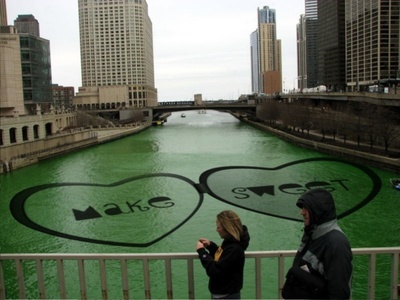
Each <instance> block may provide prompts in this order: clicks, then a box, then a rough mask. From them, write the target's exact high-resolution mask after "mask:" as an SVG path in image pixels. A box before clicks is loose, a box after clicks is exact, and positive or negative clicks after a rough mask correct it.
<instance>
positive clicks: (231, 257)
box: [197, 226, 250, 294]
mask: <svg viewBox="0 0 400 300" xmlns="http://www.w3.org/2000/svg"><path fill="white" fill-rule="evenodd" d="M249 241H250V235H249V233H248V231H247V227H246V226H243V234H242V236H241V238H240V242H237V241H236V240H233V239H224V241H223V242H222V245H221V248H222V254H221V256H220V257H219V259H218V261H215V260H214V255H215V252H216V251H217V250H218V246H217V244H215V243H214V242H210V246H209V247H207V250H208V251H207V250H206V249H204V248H201V249H199V250H197V252H198V254H199V258H200V261H201V264H202V265H203V267H204V268H205V269H206V273H207V275H208V276H209V283H208V289H209V291H210V292H211V293H213V294H233V293H238V292H240V290H241V289H242V287H243V269H244V262H245V257H244V251H245V250H246V249H247V247H248V245H249Z"/></svg>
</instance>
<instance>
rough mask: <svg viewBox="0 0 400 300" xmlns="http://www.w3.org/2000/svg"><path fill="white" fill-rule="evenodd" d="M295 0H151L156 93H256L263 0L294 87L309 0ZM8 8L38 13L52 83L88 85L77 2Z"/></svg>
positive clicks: (39, 1) (16, 3)
mask: <svg viewBox="0 0 400 300" xmlns="http://www.w3.org/2000/svg"><path fill="white" fill-rule="evenodd" d="M289 2H290V4H292V5H290V7H291V9H290V11H289V10H288V9H287V7H288V3H287V2H285V3H282V2H281V1H259V0H250V1H247V2H245V3H243V2H242V1H238V0H233V1H225V0H221V1H218V2H217V3H215V2H213V1H210V0H207V1H203V2H201V3H197V1H195V0H171V1H167V2H166V1H161V0H147V3H148V6H149V16H150V18H151V20H152V23H153V43H154V57H155V59H154V62H155V87H156V88H157V89H158V100H159V101H173V100H176V101H180V100H193V97H194V94H198V93H200V94H202V95H203V99H204V100H214V99H237V98H238V96H240V94H246V93H250V92H251V71H250V68H251V64H250V35H251V33H252V32H253V31H254V30H255V29H256V28H257V8H260V7H263V6H269V7H270V8H272V9H275V10H276V13H277V38H278V39H281V40H282V56H283V61H282V65H283V74H282V80H283V82H282V88H283V89H292V88H293V86H294V84H295V81H296V77H297V64H296V63H297V57H296V24H297V23H298V22H299V18H300V15H301V14H303V13H304V1H299V0H290V1H289ZM43 7H46V9H45V10H43ZM171 7H173V9H171ZM7 13H8V23H9V25H13V23H14V20H15V19H16V18H17V16H18V15H21V14H32V15H34V16H35V18H36V19H37V20H38V21H39V24H40V32H41V36H42V37H43V38H45V39H48V40H50V46H51V58H52V78H53V83H56V84H59V85H63V86H74V87H75V89H76V90H77V89H78V87H80V86H81V85H82V81H81V70H80V48H79V20H78V7H77V1H68V2H67V1H61V0H60V1H54V0H36V1H35V2H34V4H33V2H32V1H30V0H13V1H7ZM65 16H68V21H66V19H65Z"/></svg>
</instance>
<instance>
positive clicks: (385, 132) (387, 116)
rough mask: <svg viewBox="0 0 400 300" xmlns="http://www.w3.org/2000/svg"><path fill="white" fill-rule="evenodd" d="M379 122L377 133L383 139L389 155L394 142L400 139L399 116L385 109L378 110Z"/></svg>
mask: <svg viewBox="0 0 400 300" xmlns="http://www.w3.org/2000/svg"><path fill="white" fill-rule="evenodd" d="M377 115H378V119H379V122H377V124H376V127H377V128H376V131H377V134H378V136H379V137H381V138H382V139H383V143H384V147H385V153H386V155H387V154H389V146H390V145H391V143H392V142H393V141H395V140H396V139H397V138H399V137H400V127H399V126H398V124H399V117H398V115H397V114H396V113H395V112H393V111H391V110H389V109H387V108H385V107H383V106H379V107H378V109H377Z"/></svg>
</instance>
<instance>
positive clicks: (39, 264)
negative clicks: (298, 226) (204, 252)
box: [0, 247, 400, 299]
mask: <svg viewBox="0 0 400 300" xmlns="http://www.w3.org/2000/svg"><path fill="white" fill-rule="evenodd" d="M352 250H353V255H354V258H357V257H360V256H362V257H364V258H366V259H367V264H366V267H365V271H366V272H367V274H364V275H365V276H367V278H368V280H367V281H368V282H367V283H366V286H365V289H366V292H367V298H368V299H375V287H376V280H377V271H378V269H379V268H381V267H382V266H379V268H378V269H377V256H380V255H386V256H388V255H389V257H390V263H389V264H388V265H390V266H389V267H390V270H389V271H387V273H389V274H390V287H388V288H387V290H388V291H390V292H389V293H390V294H389V295H387V298H386V299H398V297H399V288H400V285H399V256H400V247H393V248H354V249H352ZM295 253H296V251H294V250H288V251H251V252H247V253H246V266H247V265H248V262H249V261H251V260H253V262H254V263H253V264H254V276H255V284H254V286H255V298H257V299H262V298H265V297H266V296H265V295H264V296H263V295H262V290H263V289H262V288H263V284H265V283H264V282H263V280H262V274H264V273H263V268H262V266H263V264H262V261H263V260H264V259H270V258H274V259H276V260H277V262H278V265H277V270H278V272H277V274H276V275H277V276H278V280H277V283H278V284H277V286H276V291H275V292H276V293H277V295H279V296H278V297H280V291H281V289H282V286H283V283H284V279H285V273H286V271H285V266H286V268H287V266H288V264H290V262H289V261H288V258H292V257H293V256H294V255H295ZM197 259H198V256H197V254H196V253H170V254H169V253H147V254H132V253H127V254H0V299H7V298H8V297H9V296H8V293H11V292H13V293H15V294H18V298H20V299H25V298H27V296H29V295H27V291H26V287H25V282H26V276H27V275H26V274H25V273H26V271H25V272H24V270H25V268H26V263H27V262H31V263H32V264H33V265H34V269H33V273H36V274H35V276H36V277H37V278H35V280H34V281H35V282H37V286H36V287H35V289H36V290H37V294H38V295H39V297H38V298H40V299H46V295H47V293H46V279H45V277H46V276H45V273H46V268H45V266H44V264H45V263H46V265H47V264H48V262H49V261H51V262H53V264H54V268H55V269H56V273H57V275H56V277H57V281H58V282H57V284H58V287H57V290H58V292H59V297H60V298H61V299H67V298H68V297H69V295H68V290H67V285H66V279H65V263H66V262H67V261H75V262H76V270H77V274H76V275H75V278H77V280H76V281H77V282H78V283H79V291H80V292H79V293H80V297H81V299H88V298H93V297H90V296H89V295H88V287H87V282H86V281H87V278H88V274H86V269H85V266H86V264H88V262H89V261H97V263H98V266H99V277H100V278H99V280H100V283H99V285H100V287H101V295H102V296H101V297H102V298H103V299H109V298H110V288H109V287H108V285H107V283H108V282H107V280H108V278H107V275H106V274H107V262H108V261H111V260H112V261H118V262H119V267H118V268H120V274H121V283H120V286H121V289H122V290H121V291H120V292H121V295H122V296H121V298H123V299H132V297H131V296H130V294H129V293H130V292H129V291H130V289H129V280H128V278H129V276H128V271H129V266H128V262H130V261H140V262H141V264H142V271H141V272H142V278H143V283H142V285H143V287H144V288H143V291H142V293H143V294H142V297H143V298H145V299H151V298H152V286H151V281H150V269H151V264H150V262H151V261H163V262H164V270H163V272H165V283H166V293H165V295H167V298H168V299H173V294H174V291H173V268H172V261H175V260H181V261H182V260H183V261H186V269H187V270H186V273H185V272H184V270H181V269H179V270H178V271H179V274H181V276H187V278H186V280H187V286H188V287H187V298H188V299H195V298H196V295H195V276H194V274H195V272H194V270H195V266H194V261H196V260H197ZM285 260H286V264H285ZM5 264H8V266H9V267H10V265H11V266H12V268H13V272H12V274H13V275H12V276H15V278H7V276H10V275H7V272H8V273H9V270H7V271H6V270H5ZM253 264H251V265H253ZM355 264H356V262H355ZM199 268H201V269H202V267H199ZM31 272H32V270H31ZM202 272H204V271H202ZM185 274H186V275H185ZM31 276H32V275H31ZM274 276H275V275H274ZM10 280H13V281H15V282H16V286H14V288H15V289H16V290H15V291H9V290H7V281H10ZM96 280H97V279H96ZM118 280H119V279H118ZM52 283H53V284H54V282H52ZM153 288H154V286H153ZM203 289H204V287H203ZM269 297H270V298H271V296H269ZM157 298H159V297H157ZM274 298H276V296H275V297H274Z"/></svg>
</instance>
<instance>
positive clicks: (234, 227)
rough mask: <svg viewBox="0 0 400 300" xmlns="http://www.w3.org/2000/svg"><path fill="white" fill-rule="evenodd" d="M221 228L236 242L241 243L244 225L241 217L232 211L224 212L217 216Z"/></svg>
mask: <svg viewBox="0 0 400 300" xmlns="http://www.w3.org/2000/svg"><path fill="white" fill-rule="evenodd" d="M217 221H218V222H219V224H220V226H221V227H222V228H223V229H224V230H225V231H226V232H227V233H228V234H229V235H230V236H231V237H233V238H234V239H235V240H237V241H240V237H241V236H242V233H243V225H242V221H241V220H240V218H239V216H238V215H237V214H236V213H235V212H234V211H232V210H224V211H222V212H220V213H219V214H218V215H217Z"/></svg>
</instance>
